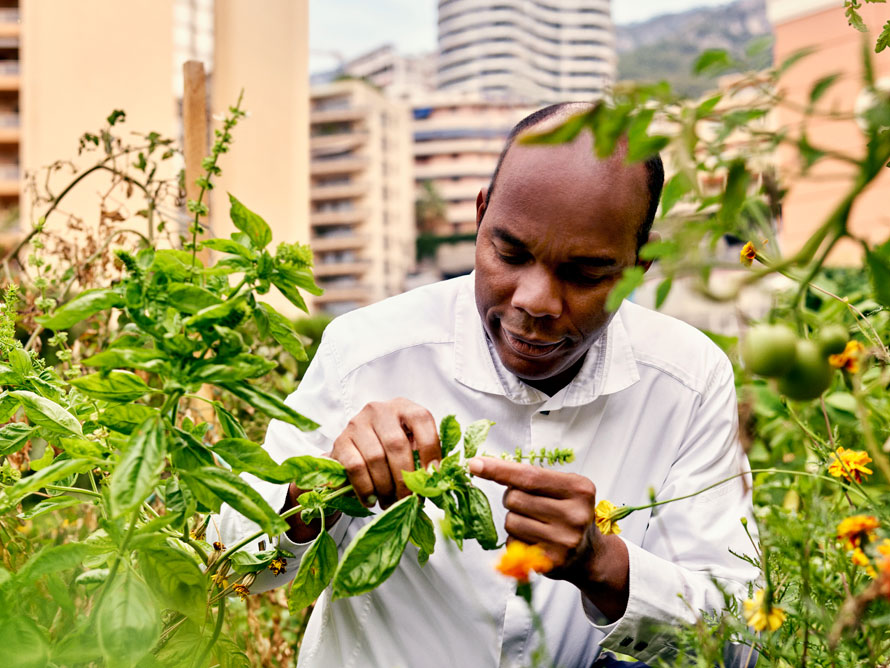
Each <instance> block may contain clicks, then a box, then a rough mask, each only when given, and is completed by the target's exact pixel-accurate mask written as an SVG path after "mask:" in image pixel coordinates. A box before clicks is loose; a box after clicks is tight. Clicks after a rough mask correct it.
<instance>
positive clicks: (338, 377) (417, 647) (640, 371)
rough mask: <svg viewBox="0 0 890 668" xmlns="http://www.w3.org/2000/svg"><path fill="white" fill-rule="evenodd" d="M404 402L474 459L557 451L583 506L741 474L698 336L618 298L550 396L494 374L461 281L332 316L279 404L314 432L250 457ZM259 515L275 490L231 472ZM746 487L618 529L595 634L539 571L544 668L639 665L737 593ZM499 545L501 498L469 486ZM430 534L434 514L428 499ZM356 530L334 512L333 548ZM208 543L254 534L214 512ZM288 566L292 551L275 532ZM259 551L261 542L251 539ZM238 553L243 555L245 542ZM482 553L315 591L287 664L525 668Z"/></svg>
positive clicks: (585, 606)
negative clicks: (348, 588) (608, 593)
mask: <svg viewBox="0 0 890 668" xmlns="http://www.w3.org/2000/svg"><path fill="white" fill-rule="evenodd" d="M395 397H406V398H408V399H410V400H412V401H414V402H416V403H418V404H420V405H422V406H424V407H425V408H427V409H428V410H429V411H430V412H431V413H432V414H433V417H434V418H435V419H436V420H437V421H439V420H441V419H442V418H443V417H444V416H446V415H449V414H455V415H456V416H457V419H458V420H459V421H460V423H461V424H462V425H467V424H469V423H470V422H472V421H474V420H478V419H481V418H487V419H490V420H493V421H494V422H495V423H496V424H495V426H494V427H492V429H491V432H490V434H489V437H488V440H487V441H486V443H485V444H484V446H483V449H484V451H485V452H486V453H490V454H493V455H499V454H501V453H511V452H513V451H514V450H515V448H516V447H521V448H523V449H525V450H526V451H528V450H530V449H540V448H541V447H546V448H554V447H561V448H566V447H569V448H573V449H574V452H575V460H574V462H572V463H571V464H568V465H565V466H561V467H559V469H558V470H562V471H566V472H575V473H580V474H583V475H585V476H587V477H589V478H590V479H591V480H592V481H593V482H594V483H595V485H596V487H597V498H598V499H608V500H610V501H611V502H612V503H614V504H615V505H618V506H620V505H635V506H636V505H644V504H646V503H648V502H649V501H650V490H653V491H654V493H655V496H656V498H657V499H658V500H663V499H670V498H674V497H678V496H683V495H686V494H690V493H692V492H696V491H698V490H701V489H703V488H705V487H707V486H709V485H712V484H713V483H715V482H717V481H719V480H721V479H723V478H727V477H730V476H732V475H734V474H737V473H739V472H740V471H743V470H747V466H748V464H747V461H746V460H745V457H744V455H743V454H742V452H741V449H740V447H739V444H738V439H737V408H736V395H735V389H734V383H733V372H732V367H731V365H730V363H729V360H728V359H727V358H726V357H725V355H723V353H722V352H721V351H720V350H719V348H717V346H715V345H714V344H713V343H712V342H711V341H710V340H709V339H708V338H707V337H706V336H704V335H703V334H702V333H700V332H699V331H697V330H695V329H694V328H692V327H690V326H689V325H686V324H684V323H682V322H680V321H678V320H674V319H672V318H669V317H667V316H665V315H662V314H659V313H656V312H653V311H650V310H647V309H644V308H642V307H640V306H637V305H635V304H632V303H628V302H625V303H624V304H623V305H622V307H621V308H620V309H619V311H618V313H617V314H616V315H615V317H614V318H613V319H612V321H611V323H610V325H609V327H608V329H607V331H606V333H605V334H604V335H603V336H602V337H601V338H600V339H599V340H598V341H597V342H596V344H595V345H594V346H593V347H592V349H591V350H590V351H589V352H588V354H587V356H586V358H585V361H584V363H583V366H582V368H581V370H580V371H579V373H578V375H577V377H576V378H575V379H574V380H573V381H572V382H571V383H570V384H569V385H567V386H566V387H565V388H563V389H562V390H560V391H559V392H558V393H556V394H555V395H554V396H552V397H548V396H547V395H545V394H543V393H542V392H540V391H538V390H536V389H534V388H532V387H530V386H528V385H526V384H525V383H523V382H522V381H520V380H519V379H518V378H517V377H515V376H514V375H512V374H511V373H509V372H508V371H507V370H506V369H505V368H504V367H503V365H502V364H501V363H500V360H499V359H498V357H497V355H496V354H495V353H494V352H493V350H491V349H490V347H489V345H488V343H487V339H486V336H485V333H484V330H483V328H482V322H481V319H480V317H479V314H478V312H477V310H476V305H475V299H474V292H473V277H472V276H467V277H461V278H457V279H454V280H450V281H446V282H443V283H438V284H435V285H431V286H426V287H423V288H420V289H417V290H414V291H412V292H408V293H406V294H403V295H400V296H397V297H393V298H391V299H388V300H385V301H383V302H380V303H378V304H375V305H373V306H369V307H367V308H363V309H360V310H357V311H354V312H351V313H348V314H346V315H343V316H341V317H339V318H337V319H336V320H335V321H334V322H332V323H331V324H330V326H329V327H328V328H327V330H326V332H325V336H324V339H323V341H322V345H321V346H320V348H319V350H318V353H317V355H316V357H315V359H314V361H313V362H312V364H311V366H310V367H309V370H308V371H307V373H306V376H305V378H304V380H303V381H302V382H301V383H300V386H299V388H298V389H297V391H296V392H295V393H294V394H293V395H291V396H290V397H289V398H288V399H287V403H288V404H289V405H291V406H293V407H294V408H295V409H296V410H298V411H299V412H301V413H303V414H304V415H306V416H308V417H310V418H312V419H313V420H315V421H316V422H318V423H319V424H320V425H321V427H320V428H319V429H318V430H317V431H315V432H308V433H304V432H300V431H298V430H297V429H296V428H295V427H292V426H290V425H288V424H285V423H283V422H279V421H273V422H272V423H271V424H270V426H269V430H268V434H267V437H266V443H265V447H266V449H267V450H268V452H269V453H270V454H271V456H272V457H273V458H274V459H276V460H277V461H281V460H284V459H286V458H287V457H291V456H294V455H299V454H315V455H318V454H320V453H323V452H328V451H330V449H331V447H332V443H333V440H334V439H335V438H336V437H337V436H338V435H339V434H340V433H341V431H342V430H343V428H344V427H345V426H346V424H347V422H348V421H349V420H350V419H351V418H352V417H353V416H354V415H355V414H357V413H358V412H359V410H361V408H362V407H363V406H364V405H365V404H366V403H368V402H371V401H381V400H387V399H392V398H395ZM246 477H247V478H248V479H250V481H251V482H252V483H253V484H254V485H255V486H256V488H257V489H258V490H259V491H260V492H261V493H262V494H263V496H264V497H265V498H266V499H267V500H268V501H269V503H270V504H271V505H272V506H273V507H274V508H281V507H282V506H283V505H284V500H285V494H286V488H285V487H284V486H276V485H271V484H269V483H265V482H262V481H259V480H257V479H256V478H253V477H251V476H246ZM749 477H750V476H743V477H741V478H736V479H734V480H733V481H731V482H729V483H726V484H723V485H720V486H718V487H715V488H714V489H712V490H710V491H708V492H706V493H704V494H701V495H699V496H694V497H692V498H688V499H684V500H682V501H677V502H675V503H670V504H667V505H664V506H660V507H658V508H657V509H656V510H654V511H653V510H642V511H638V512H635V513H633V514H631V515H630V516H629V517H627V518H625V519H623V520H621V522H620V526H621V534H620V537H621V538H622V539H623V540H624V542H625V543H626V545H627V548H628V552H629V555H630V573H629V583H630V597H629V600H628V603H627V609H626V612H625V613H624V615H623V616H622V617H621V618H620V619H619V620H617V621H615V622H613V623H611V624H608V623H606V621H605V620H604V619H603V618H602V615H601V614H600V613H599V611H598V610H597V609H596V608H595V607H594V606H593V605H592V604H591V603H590V602H589V601H587V600H586V599H585V598H584V597H583V596H582V595H581V594H580V592H579V591H578V590H577V589H576V588H575V587H574V586H573V585H571V584H569V583H567V582H563V581H555V580H550V579H548V578H546V577H538V578H537V579H535V580H534V581H533V586H534V605H535V607H536V609H537V611H538V613H539V614H540V617H541V619H542V620H543V625H544V631H545V635H546V642H547V648H548V651H549V652H550V655H551V656H552V658H553V660H554V662H555V664H556V665H558V666H561V667H563V668H574V667H579V668H587V667H588V666H590V665H591V663H592V662H593V661H594V659H595V658H596V657H597V655H598V654H599V652H600V648H606V649H613V650H615V651H618V652H622V653H627V654H633V655H635V656H637V657H638V658H639V659H640V660H642V661H649V660H651V659H652V658H653V657H655V656H658V655H662V656H669V655H670V654H671V653H672V650H673V648H672V645H671V643H672V634H671V626H672V625H676V624H677V623H678V622H680V621H692V620H694V619H695V617H696V615H697V613H698V611H699V610H701V609H714V608H720V607H722V605H723V600H724V599H723V595H722V593H721V589H728V590H730V591H731V592H733V593H735V594H736V595H738V594H740V593H744V591H745V589H744V583H746V582H748V581H753V580H755V579H756V577H757V571H756V569H754V568H753V567H751V566H750V565H749V564H747V563H745V562H744V561H743V560H741V559H739V558H737V557H735V556H733V555H732V554H731V552H730V550H733V551H735V552H737V553H751V552H752V546H751V544H750V542H749V539H748V538H747V536H746V534H745V532H744V530H743V527H742V524H741V522H740V518H742V517H747V518H748V521H749V527H750V528H752V529H753V526H754V524H753V518H752V515H751V495H750V481H749ZM475 482H476V484H477V485H478V486H479V487H480V488H481V489H482V490H483V491H484V492H485V493H486V494H487V496H488V498H489V501H490V502H491V506H492V511H493V515H494V521H495V524H496V525H497V526H498V529H499V532H500V538H501V539H502V540H503V539H505V538H506V536H505V534H504V529H503V524H504V518H505V516H506V510H505V509H504V507H503V505H502V495H503V492H504V488H503V487H501V486H499V485H497V484H496V483H493V482H490V481H487V480H482V479H479V478H477V479H476V480H475ZM425 509H426V511H427V512H428V513H429V514H430V515H431V517H432V518H433V521H434V523H435V524H438V522H437V520H438V518H439V517H441V514H440V511H439V510H438V509H437V508H435V507H433V506H432V504H429V503H428V504H426V506H425ZM366 521H367V520H366V519H353V518H349V517H346V516H344V517H342V518H341V519H340V520H339V521H338V522H337V523H336V524H335V525H334V526H333V528H332V532H331V533H332V536H333V537H334V539H335V540H336V541H337V544H338V546H339V548H340V550H341V552H342V550H343V549H344V548H345V546H346V545H348V543H349V541H350V540H351V539H352V538H353V537H354V536H355V534H356V532H357V531H358V530H359V529H360V528H361V526H362V525H363V524H364V523H365V522H366ZM219 527H220V533H221V534H222V539H223V542H224V543H225V544H228V545H231V544H232V543H233V542H235V541H236V540H237V539H238V538H240V537H243V536H245V535H248V534H249V533H253V532H255V531H256V530H257V527H256V525H254V524H252V523H251V522H249V521H248V520H246V519H245V518H243V517H241V516H240V515H238V514H236V513H234V512H233V511H231V509H227V508H226V509H224V510H223V513H222V515H221V518H220V521H219ZM274 540H275V541H280V545H281V547H283V548H284V549H287V550H289V551H291V552H293V553H295V554H296V555H297V556H298V557H299V556H300V555H301V554H302V552H303V551H305V549H306V546H305V545H298V544H295V543H293V542H292V541H290V540H288V538H287V537H286V536H281V537H277V538H274ZM266 545H268V542H266ZM250 549H251V550H258V549H260V544H258V543H257V544H254V545H252V546H251V548H250ZM497 556H498V555H497V553H494V552H486V551H483V550H482V549H481V548H480V547H479V546H478V544H477V543H476V542H475V541H469V542H467V543H465V544H464V548H463V551H459V550H457V548H456V546H455V545H454V544H453V543H451V542H449V541H447V540H445V539H443V538H442V536H441V534H440V535H439V540H438V541H437V545H436V551H435V553H434V554H433V555H432V557H431V558H430V560H429V562H428V563H427V564H426V565H425V566H424V567H420V566H419V565H418V563H417V559H416V548H414V546H413V545H410V544H409V545H408V548H407V551H406V553H405V555H404V556H403V558H402V560H401V562H400V564H399V567H398V568H397V570H396V571H395V573H394V574H393V575H392V576H391V577H390V578H389V579H388V580H387V581H386V582H385V583H384V584H383V585H382V586H380V587H379V588H377V589H376V590H374V591H372V592H370V593H368V594H365V595H363V596H358V597H354V598H348V599H342V600H338V601H332V600H331V597H330V588H328V590H327V591H326V592H325V593H324V594H322V596H321V597H320V599H319V601H318V603H317V605H316V608H315V610H314V612H313V613H312V618H311V619H310V621H309V625H308V628H307V630H306V635H305V638H304V640H303V645H302V648H301V650H300V656H299V665H300V666H307V667H308V666H311V667H322V668H359V667H360V668H372V667H376V668H419V667H420V666H423V667H424V668H436V667H439V666H441V667H442V668H452V667H453V666H472V667H473V668H484V667H489V666H490V667H492V668H493V667H495V666H497V667H501V668H506V667H508V666H509V667H512V666H520V665H528V663H529V659H530V654H531V652H532V651H534V649H535V648H536V647H537V645H538V638H537V636H536V634H535V631H534V629H533V625H532V620H531V617H530V615H529V612H528V610H527V607H526V604H525V602H524V601H523V600H521V599H520V598H519V597H517V596H516V595H515V593H514V590H515V583H514V582H512V581H510V580H508V579H507V578H505V577H504V576H502V575H500V574H499V573H497V572H496V571H495V569H494V564H495V562H496V561H497ZM296 570H297V564H296V563H293V564H289V565H288V569H287V573H284V574H282V575H279V576H274V575H273V574H272V573H271V572H270V571H264V572H263V573H261V574H260V577H259V578H258V580H257V582H256V583H254V585H253V586H252V587H251V589H252V590H254V591H260V590H262V589H264V588H270V587H273V586H278V585H281V584H284V583H285V582H287V581H288V579H289V578H291V577H293V574H294V572H295V571H296Z"/></svg>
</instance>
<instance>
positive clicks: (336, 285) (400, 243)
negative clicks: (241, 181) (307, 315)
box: [310, 79, 415, 315]
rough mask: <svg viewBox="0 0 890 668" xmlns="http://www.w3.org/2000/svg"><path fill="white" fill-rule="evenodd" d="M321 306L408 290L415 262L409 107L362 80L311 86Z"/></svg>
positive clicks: (339, 306)
mask: <svg viewBox="0 0 890 668" xmlns="http://www.w3.org/2000/svg"><path fill="white" fill-rule="evenodd" d="M310 123H311V132H310V134H311V138H310V150H311V189H310V199H311V214H310V222H311V226H312V239H311V243H312V248H313V250H314V251H315V276H316V280H317V281H318V283H319V285H320V286H321V287H323V288H324V289H325V293H324V295H322V296H321V297H316V298H315V300H314V304H315V306H316V307H317V308H319V309H322V310H325V311H327V312H329V313H331V314H334V315H338V314H340V313H344V312H346V311H349V310H352V309H354V308H358V307H359V306H363V305H366V304H370V303H372V302H375V301H378V300H380V299H383V298H385V297H388V296H390V295H395V294H398V293H400V292H402V291H403V290H404V286H405V276H406V275H407V274H408V272H409V271H411V269H412V268H413V264H414V239H415V232H414V216H413V201H414V193H413V169H412V164H411V134H410V132H411V130H410V128H411V126H410V118H409V113H408V107H407V106H406V105H405V104H403V103H401V102H398V101H396V100H391V99H387V98H386V97H384V96H383V95H382V94H381V93H380V92H379V91H378V90H377V89H376V88H375V87H373V86H371V85H370V84H368V83H366V82H364V81H362V80H359V79H344V80H341V81H335V82H332V83H330V84H326V85H324V86H319V87H317V88H313V89H312V97H311V111H310Z"/></svg>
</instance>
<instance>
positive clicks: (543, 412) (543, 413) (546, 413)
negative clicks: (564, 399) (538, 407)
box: [541, 411, 550, 415]
mask: <svg viewBox="0 0 890 668" xmlns="http://www.w3.org/2000/svg"><path fill="white" fill-rule="evenodd" d="M541 415H550V411H541Z"/></svg>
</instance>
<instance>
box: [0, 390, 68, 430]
mask: <svg viewBox="0 0 890 668" xmlns="http://www.w3.org/2000/svg"><path fill="white" fill-rule="evenodd" d="M9 396H11V397H15V398H16V399H18V401H19V403H21V405H22V408H24V409H25V416H26V417H27V418H28V420H30V421H31V423H32V424H36V425H38V426H40V427H43V428H44V429H48V430H49V431H51V432H54V433H57V434H65V435H68V434H74V435H75V436H83V428H82V427H81V426H80V422H79V421H78V419H77V418H76V417H74V416H73V415H71V413H69V412H68V411H66V410H65V409H64V408H62V407H61V406H60V405H59V404H57V403H56V402H54V401H50V400H49V399H47V398H46V397H41V396H40V395H39V394H34V393H33V392H29V391H28V390H16V391H14V392H10V393H9Z"/></svg>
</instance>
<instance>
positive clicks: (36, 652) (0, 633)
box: [0, 611, 49, 668]
mask: <svg viewBox="0 0 890 668" xmlns="http://www.w3.org/2000/svg"><path fill="white" fill-rule="evenodd" d="M10 612H12V611H10ZM0 646H2V647H3V664H4V666H7V667H8V668H46V666H47V665H48V664H49V644H48V643H47V633H46V631H45V630H44V629H42V628H41V627H39V626H37V624H35V623H34V622H33V621H31V620H30V619H29V618H28V617H25V616H23V615H19V614H15V613H12V614H10V615H9V616H5V615H4V616H0Z"/></svg>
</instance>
